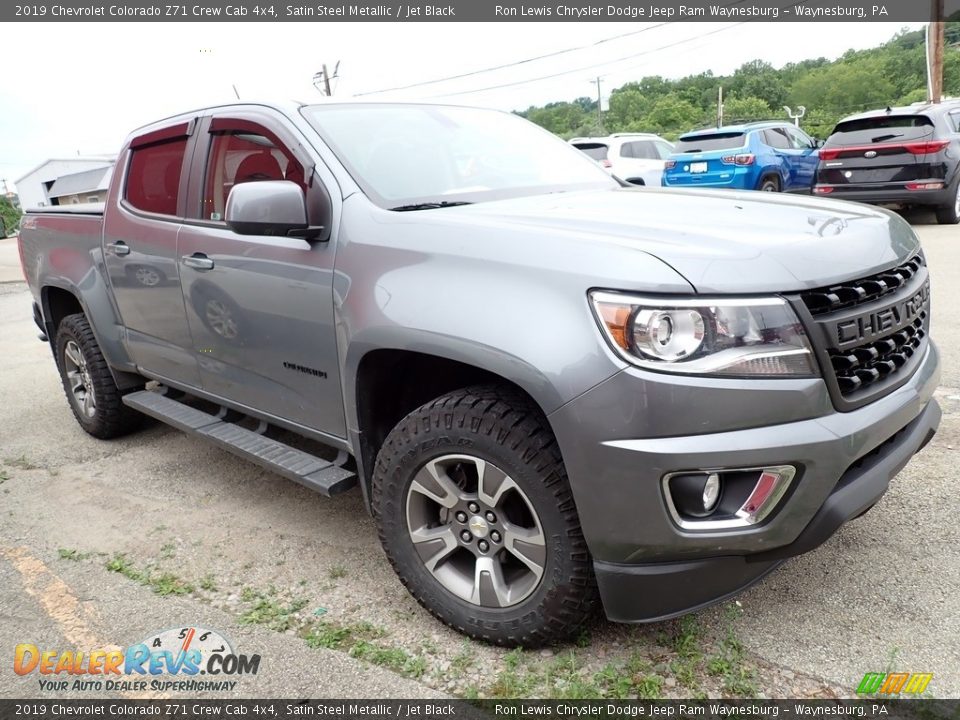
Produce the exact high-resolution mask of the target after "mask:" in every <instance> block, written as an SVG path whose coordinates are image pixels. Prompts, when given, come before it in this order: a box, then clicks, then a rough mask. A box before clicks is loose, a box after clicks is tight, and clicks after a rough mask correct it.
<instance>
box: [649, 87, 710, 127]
mask: <svg viewBox="0 0 960 720" xmlns="http://www.w3.org/2000/svg"><path fill="white" fill-rule="evenodd" d="M703 121H704V114H703V110H701V109H700V108H698V107H696V106H695V105H693V104H692V103H690V102H689V101H687V100H684V99H682V98H679V97H677V96H676V95H665V96H664V97H662V98H660V99H659V100H657V102H656V103H655V104H654V106H653V108H652V109H651V110H650V112H649V113H647V115H646V116H645V117H644V118H643V122H644V125H645V126H646V132H655V133H661V134H663V133H668V134H676V133H681V132H685V131H687V130H693V129H694V128H696V127H697V126H699V125H703Z"/></svg>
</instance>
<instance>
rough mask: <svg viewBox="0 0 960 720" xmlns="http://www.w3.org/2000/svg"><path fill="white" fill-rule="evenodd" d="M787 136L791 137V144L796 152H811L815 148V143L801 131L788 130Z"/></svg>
mask: <svg viewBox="0 0 960 720" xmlns="http://www.w3.org/2000/svg"><path fill="white" fill-rule="evenodd" d="M787 134H788V135H789V136H790V143H791V144H792V145H793V147H794V149H796V150H809V149H810V148H812V147H813V141H812V140H811V139H810V138H809V137H808V136H807V135H806V134H805V133H802V132H801V131H799V130H795V129H793V128H787Z"/></svg>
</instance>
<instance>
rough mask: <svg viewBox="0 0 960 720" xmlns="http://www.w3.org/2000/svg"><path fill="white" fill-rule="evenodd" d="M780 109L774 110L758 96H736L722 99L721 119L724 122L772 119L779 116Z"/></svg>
mask: <svg viewBox="0 0 960 720" xmlns="http://www.w3.org/2000/svg"><path fill="white" fill-rule="evenodd" d="M781 114H782V111H781V110H779V109H778V110H777V111H776V112H774V111H773V110H771V109H770V106H769V105H767V103H765V102H764V101H763V100H761V99H760V98H758V97H745V98H736V97H732V98H729V99H724V101H723V121H724V123H726V124H733V123H740V122H749V121H751V120H772V119H774V118H777V117H780V115H781Z"/></svg>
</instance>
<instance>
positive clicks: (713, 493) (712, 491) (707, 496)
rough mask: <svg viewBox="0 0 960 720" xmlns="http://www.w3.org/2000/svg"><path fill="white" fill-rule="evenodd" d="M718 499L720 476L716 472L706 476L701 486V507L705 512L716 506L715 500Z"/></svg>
mask: <svg viewBox="0 0 960 720" xmlns="http://www.w3.org/2000/svg"><path fill="white" fill-rule="evenodd" d="M719 499H720V476H719V475H717V474H716V473H713V475H710V476H709V477H708V478H707V482H706V483H705V484H704V486H703V509H704V510H705V511H706V512H710V511H712V510H713V509H714V508H715V507H716V506H717V500H719Z"/></svg>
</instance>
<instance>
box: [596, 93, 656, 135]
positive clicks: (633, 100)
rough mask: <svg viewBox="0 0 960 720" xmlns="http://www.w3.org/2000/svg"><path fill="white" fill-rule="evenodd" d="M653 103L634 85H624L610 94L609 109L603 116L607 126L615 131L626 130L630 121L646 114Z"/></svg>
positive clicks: (635, 120)
mask: <svg viewBox="0 0 960 720" xmlns="http://www.w3.org/2000/svg"><path fill="white" fill-rule="evenodd" d="M652 106H653V103H652V102H651V101H650V100H649V99H648V98H646V97H645V96H644V95H643V93H641V92H640V90H639V89H638V88H637V86H636V85H633V84H631V85H630V86H624V87H622V88H619V89H618V90H615V91H613V92H612V93H611V94H610V109H609V110H608V111H607V116H606V118H605V120H606V125H607V127H609V128H610V130H611V131H613V132H617V131H621V130H626V128H627V126H628V125H630V123H633V122H637V121H638V120H640V119H641V118H642V117H643V116H644V115H646V114H647V113H648V112H649V111H650V108H651V107H652Z"/></svg>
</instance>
